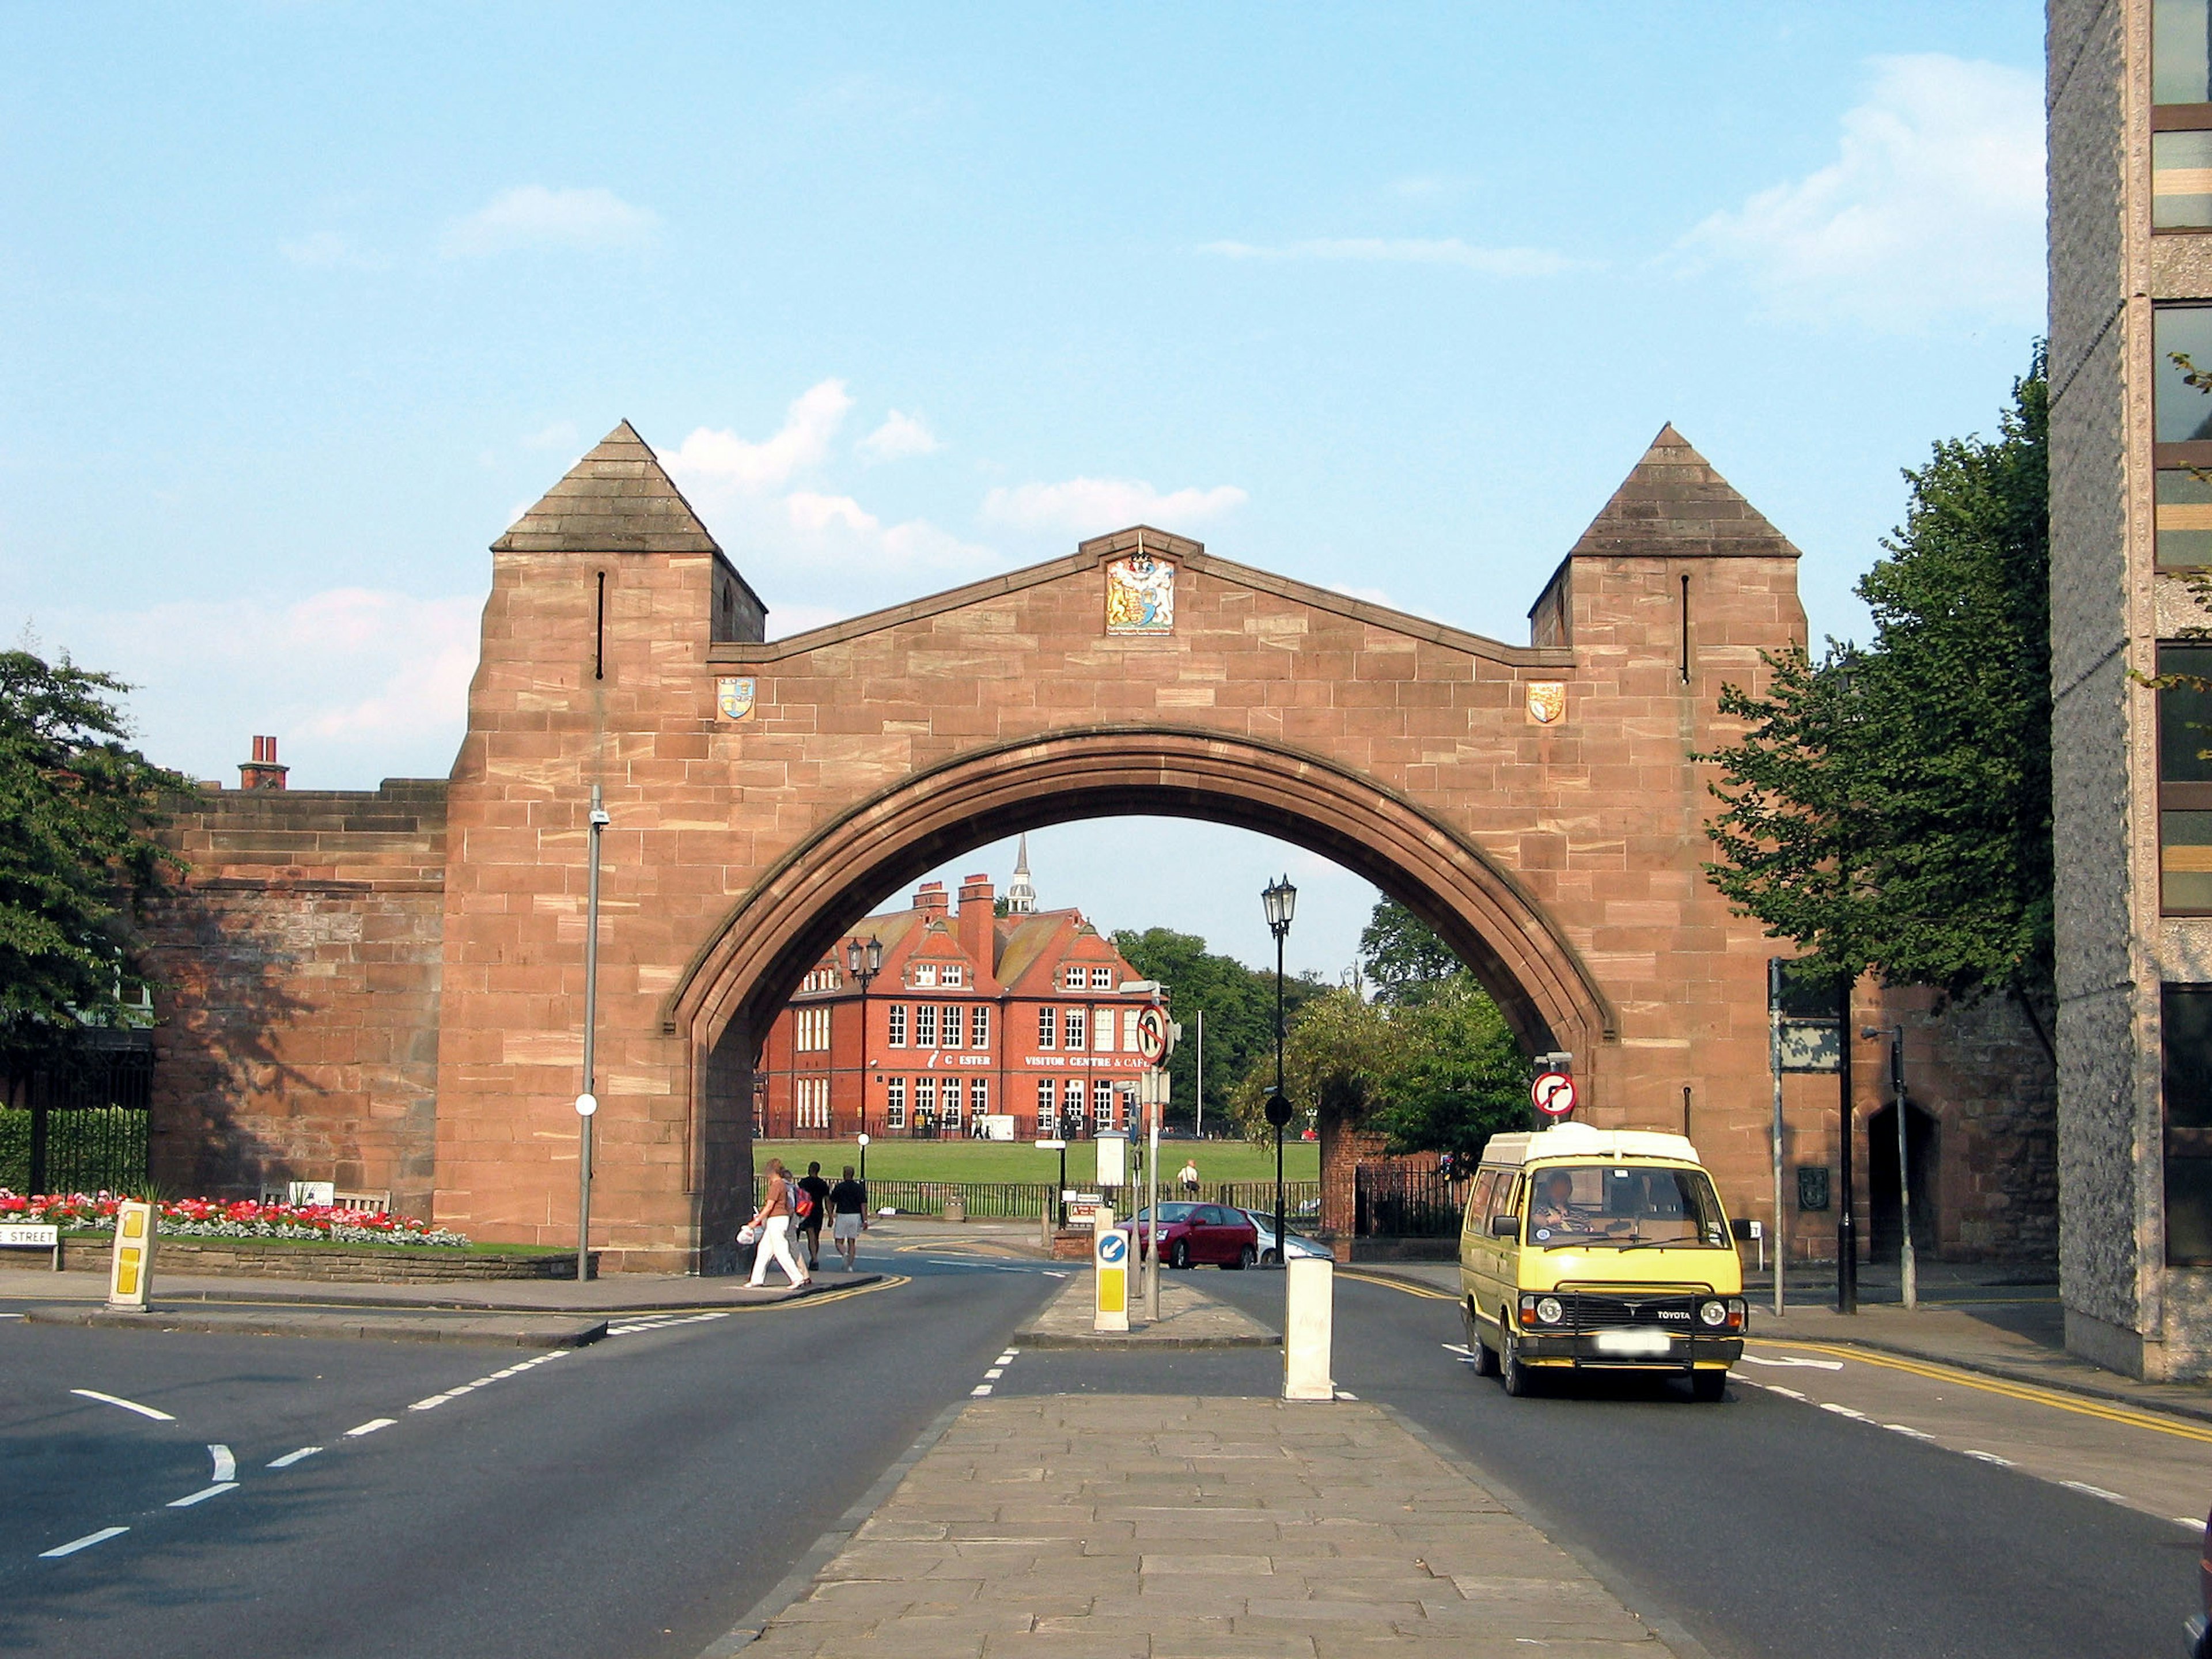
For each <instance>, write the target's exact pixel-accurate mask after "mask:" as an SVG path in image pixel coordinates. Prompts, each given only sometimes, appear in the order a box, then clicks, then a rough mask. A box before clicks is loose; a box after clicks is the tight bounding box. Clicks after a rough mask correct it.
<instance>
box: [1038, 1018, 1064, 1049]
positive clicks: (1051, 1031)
mask: <svg viewBox="0 0 2212 1659" xmlns="http://www.w3.org/2000/svg"><path fill="white" fill-rule="evenodd" d="M1059 1034H1060V1014H1059V1012H1058V1011H1057V1010H1056V1009H1052V1008H1040V1009H1038V1010H1037V1044H1036V1046H1037V1047H1038V1048H1051V1047H1052V1046H1053V1039H1054V1037H1056V1036H1058V1035H1059Z"/></svg>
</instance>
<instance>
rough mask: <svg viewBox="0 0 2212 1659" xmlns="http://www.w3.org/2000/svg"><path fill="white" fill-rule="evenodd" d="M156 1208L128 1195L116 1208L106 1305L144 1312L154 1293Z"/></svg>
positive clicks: (108, 1268) (108, 1267)
mask: <svg viewBox="0 0 2212 1659" xmlns="http://www.w3.org/2000/svg"><path fill="white" fill-rule="evenodd" d="M154 1227H155V1211H154V1206H152V1205H151V1204H149V1203H146V1202H144V1201H143V1200H139V1199H135V1198H134V1199H127V1200H125V1201H124V1202H123V1203H121V1204H118V1206H116V1209H115V1253H114V1255H112V1257H110V1258H109V1261H108V1264H107V1305H108V1306H109V1307H111V1308H128V1309H130V1310H131V1311H132V1312H134V1313H144V1312H145V1311H146V1306H147V1303H148V1300H149V1298H150V1297H152V1296H153V1294H154Z"/></svg>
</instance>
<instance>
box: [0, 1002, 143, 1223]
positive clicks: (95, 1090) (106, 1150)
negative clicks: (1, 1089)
mask: <svg viewBox="0 0 2212 1659" xmlns="http://www.w3.org/2000/svg"><path fill="white" fill-rule="evenodd" d="M102 1035H103V1036H106V1035H107V1034H105V1033H103V1034H102ZM113 1035H114V1038H115V1041H113V1042H110V1043H103V1044H102V1045H101V1046H100V1048H97V1049H95V1050H94V1052H93V1054H91V1055H90V1056H89V1057H88V1060H87V1061H86V1063H84V1064H83V1065H82V1066H78V1067H77V1068H76V1069H75V1070H73V1071H70V1072H69V1073H64V1074H47V1073H40V1074H37V1075H34V1076H32V1077H30V1078H27V1079H17V1080H15V1082H14V1083H12V1084H10V1085H9V1088H8V1091H7V1092H6V1095H5V1096H4V1098H6V1099H7V1100H8V1101H9V1104H8V1105H6V1106H4V1107H0V1187H5V1188H8V1189H9V1191H10V1192H16V1193H96V1192H115V1191H118V1190H122V1189H137V1188H143V1186H144V1184H145V1182H146V1176H147V1170H148V1168H149V1153H150V1150H151V1143H150V1141H149V1139H148V1127H147V1124H148V1119H149V1116H150V1112H149V1107H150V1106H151V1104H152V1103H153V1095H154V1055H153V1051H152V1050H151V1049H150V1048H148V1047H147V1046H145V1044H144V1043H143V1041H141V1040H139V1039H140V1036H141V1034H139V1033H137V1032H128V1033H116V1034H113Z"/></svg>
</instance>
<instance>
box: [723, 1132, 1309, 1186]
mask: <svg viewBox="0 0 2212 1659" xmlns="http://www.w3.org/2000/svg"><path fill="white" fill-rule="evenodd" d="M770 1158H781V1159H782V1160H783V1161H784V1162H785V1163H786V1164H788V1165H789V1166H790V1167H791V1169H792V1171H793V1173H794V1174H799V1175H804V1174H805V1172H806V1165H807V1162H808V1160H809V1159H819V1160H820V1161H821V1164H822V1170H823V1174H825V1175H827V1176H829V1179H830V1180H832V1181H835V1180H836V1178H837V1171H838V1170H840V1169H842V1167H843V1166H844V1165H846V1164H857V1163H859V1161H860V1149H859V1148H858V1147H856V1146H854V1144H853V1143H852V1142H851V1141H849V1140H838V1141H805V1140H756V1141H755V1142H753V1167H754V1168H755V1169H756V1170H759V1169H763V1168H765V1167H766V1166H767V1164H768V1160H769V1159H770ZM1184 1158H1195V1159H1196V1160H1197V1161H1198V1174H1199V1178H1200V1180H1201V1181H1272V1180H1273V1179H1274V1177H1275V1153H1274V1149H1273V1147H1261V1146H1251V1145H1250V1144H1249V1143H1247V1142H1244V1141H1239V1140H1165V1141H1162V1142H1161V1143H1160V1173H1161V1175H1162V1176H1164V1177H1169V1176H1174V1174H1175V1173H1176V1171H1177V1170H1181V1169H1182V1162H1183V1159H1184ZM1097 1170H1098V1164H1097V1154H1096V1153H1095V1152H1093V1151H1092V1150H1091V1143H1090V1142H1089V1141H1087V1140H1079V1141H1072V1142H1070V1143H1069V1145H1068V1148H1067V1178H1068V1181H1069V1182H1070V1183H1071V1184H1080V1183H1082V1182H1085V1181H1088V1180H1090V1179H1091V1178H1092V1177H1094V1176H1096V1175H1097ZM1059 1174H1060V1154H1059V1153H1058V1152H1039V1151H1038V1150H1037V1149H1036V1147H1034V1146H1030V1144H1029V1143H1028V1142H1027V1141H1018V1142H1016V1143H1014V1144H1012V1145H1011V1146H1009V1145H1007V1144H1006V1143H1005V1142H994V1141H987V1140H878V1141H874V1142H872V1143H871V1144H870V1146H869V1147H868V1178H869V1179H870V1180H872V1181H1051V1180H1054V1179H1055V1178H1056V1177H1057V1176H1059ZM1283 1174H1284V1176H1285V1178H1286V1179H1288V1180H1291V1181H1316V1180H1318V1179H1319V1178H1320V1176H1321V1146H1320V1145H1319V1143H1318V1142H1316V1141H1310V1140H1291V1141H1285V1142H1284V1143H1283Z"/></svg>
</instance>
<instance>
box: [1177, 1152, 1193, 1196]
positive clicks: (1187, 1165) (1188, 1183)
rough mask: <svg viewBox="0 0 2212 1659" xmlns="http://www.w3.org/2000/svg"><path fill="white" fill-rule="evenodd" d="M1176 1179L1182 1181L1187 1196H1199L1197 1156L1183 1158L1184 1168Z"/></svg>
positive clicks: (1184, 1194) (1183, 1192)
mask: <svg viewBox="0 0 2212 1659" xmlns="http://www.w3.org/2000/svg"><path fill="white" fill-rule="evenodd" d="M1176 1180H1177V1181H1180V1182H1182V1195H1183V1196H1184V1197H1185V1198H1196V1197H1197V1196H1198V1160H1197V1159H1196V1158H1185V1159H1183V1161H1182V1172H1181V1173H1180V1174H1179V1175H1177V1176H1176Z"/></svg>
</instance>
